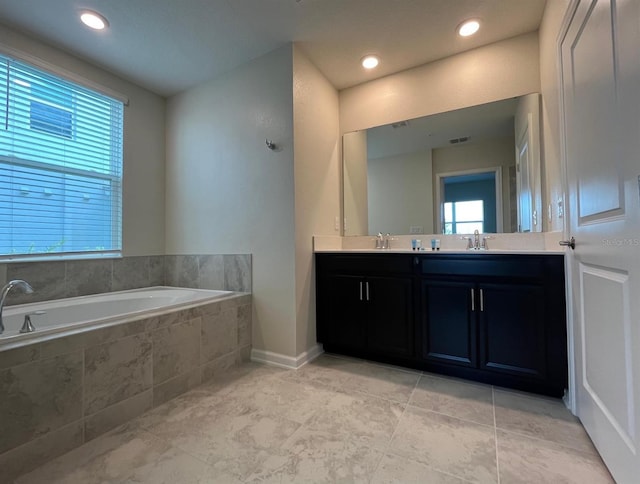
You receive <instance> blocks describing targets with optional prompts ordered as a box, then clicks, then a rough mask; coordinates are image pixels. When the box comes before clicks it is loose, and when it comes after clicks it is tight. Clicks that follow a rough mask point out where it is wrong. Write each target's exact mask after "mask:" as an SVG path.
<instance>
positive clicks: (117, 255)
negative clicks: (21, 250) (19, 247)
mask: <svg viewBox="0 0 640 484" xmlns="http://www.w3.org/2000/svg"><path fill="white" fill-rule="evenodd" d="M122 257H123V256H122V252H121V251H112V252H91V253H87V254H79V253H75V254H38V255H33V256H30V255H16V256H4V257H0V264H16V263H24V262H54V261H69V260H91V259H122Z"/></svg>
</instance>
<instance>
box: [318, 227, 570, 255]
mask: <svg viewBox="0 0 640 484" xmlns="http://www.w3.org/2000/svg"><path fill="white" fill-rule="evenodd" d="M481 237H482V236H481ZM412 239H420V240H421V241H422V245H423V246H425V245H427V246H430V244H431V239H438V240H440V247H441V249H440V250H431V248H428V249H426V250H419V251H415V250H412V249H411V240H412ZM561 239H562V234H561V233H560V232H549V233H527V234H490V238H489V240H487V243H488V245H489V249H487V250H468V249H466V241H464V240H460V236H459V235H458V236H455V235H454V236H452V235H431V234H424V235H393V236H391V238H390V240H391V249H375V248H374V247H375V237H373V236H361V237H340V236H315V237H314V238H313V250H314V252H317V253H320V252H331V253H362V254H416V255H424V254H434V255H435V254H449V255H455V254H486V255H492V254H493V255H500V254H504V255H517V254H530V255H563V254H565V253H566V249H565V248H563V247H561V246H560V245H558V241H559V240H561Z"/></svg>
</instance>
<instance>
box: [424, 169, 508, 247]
mask: <svg viewBox="0 0 640 484" xmlns="http://www.w3.org/2000/svg"><path fill="white" fill-rule="evenodd" d="M437 176H438V178H439V179H438V183H437V185H436V187H437V189H438V190H437V191H438V193H437V198H438V205H437V206H438V208H439V210H438V212H439V213H438V226H439V227H440V233H443V234H471V233H473V232H474V230H478V232H480V233H496V232H501V231H502V169H501V167H496V168H489V169H481V170H472V171H467V172H455V173H441V174H438V175H437Z"/></svg>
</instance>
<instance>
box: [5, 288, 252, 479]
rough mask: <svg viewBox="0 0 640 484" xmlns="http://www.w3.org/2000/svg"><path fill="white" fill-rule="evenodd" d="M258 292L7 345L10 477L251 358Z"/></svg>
mask: <svg viewBox="0 0 640 484" xmlns="http://www.w3.org/2000/svg"><path fill="white" fill-rule="evenodd" d="M251 313H252V311H251V296H250V295H248V294H237V295H233V296H231V297H229V298H225V299H222V300H220V301H214V302H210V303H208V304H204V305H200V306H196V307H192V308H189V309H182V310H179V311H173V312H169V313H166V314H163V315H161V316H155V317H151V318H144V319H138V320H135V321H131V322H127V323H122V324H119V325H115V326H110V327H103V328H101V329H96V330H93V331H88V332H85V333H79V334H73V335H69V336H63V337H59V338H55V339H50V340H47V341H43V342H39V343H35V344H33V345H30V346H23V347H20V348H16V349H13V350H6V351H2V352H0V469H1V471H0V472H1V474H2V479H0V480H2V481H3V482H5V481H4V479H7V480H8V481H10V480H11V479H12V478H13V477H15V476H16V475H18V474H20V473H23V472H26V471H28V470H30V469H32V468H34V467H36V466H38V465H40V464H42V463H43V462H46V461H48V460H50V459H52V458H54V457H56V456H58V455H60V454H63V453H65V452H67V451H69V450H71V449H73V448H74V447H77V446H79V445H81V444H83V443H84V442H88V441H90V440H92V439H94V438H96V437H98V436H99V435H101V434H103V433H105V432H107V431H109V430H111V429H112V428H114V427H116V426H117V425H120V424H122V423H124V422H126V421H128V420H131V419H132V418H135V417H137V416H138V415H141V414H142V413H144V412H145V411H147V410H149V409H150V408H152V407H155V406H158V405H161V404H162V403H164V402H166V401H168V400H170V399H172V398H174V397H176V396H177V395H180V394H182V393H185V392H186V391H188V390H190V389H192V388H194V387H195V386H197V385H199V384H201V383H202V382H204V381H207V380H210V379H211V378H213V377H214V376H217V375H219V374H221V373H224V372H225V371H226V370H228V369H229V368H231V367H233V366H235V365H236V364H237V363H239V362H241V361H247V360H248V359H249V355H250V350H251V346H250V344H251Z"/></svg>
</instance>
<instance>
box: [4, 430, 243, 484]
mask: <svg viewBox="0 0 640 484" xmlns="http://www.w3.org/2000/svg"><path fill="white" fill-rule="evenodd" d="M216 480H217V481H218V482H222V481H224V482H229V483H232V482H238V481H234V479H233V477H232V476H230V475H228V474H222V473H219V472H216V471H215V470H214V469H212V468H211V467H210V466H208V465H206V464H205V463H203V462H201V461H199V460H197V459H194V458H193V457H191V456H189V455H187V454H185V453H184V452H182V451H179V450H178V449H175V448H172V447H171V446H170V445H169V444H168V443H166V442H163V441H162V440H159V439H158V438H156V437H154V436H152V435H151V434H149V433H147V432H145V431H141V430H130V429H129V428H128V427H127V426H123V427H120V428H118V429H116V430H114V431H112V432H110V433H108V434H105V435H104V436H102V437H100V438H98V439H95V440H93V441H91V442H90V443H88V444H86V445H84V446H82V447H79V448H77V449H75V450H73V451H71V452H69V453H67V454H65V455H64V456H62V457H59V458H57V459H55V460H53V461H51V462H49V463H48V464H46V465H44V466H42V467H40V468H38V469H36V470H35V471H33V472H31V473H29V474H26V475H24V476H22V477H21V478H20V479H18V481H17V483H19V484H45V483H46V484H57V483H60V484H93V483H104V482H114V483H115V482H149V483H151V482H153V483H157V484H160V483H167V484H172V483H176V482H180V483H185V484H187V483H203V484H204V483H207V482H214V481H216Z"/></svg>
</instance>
